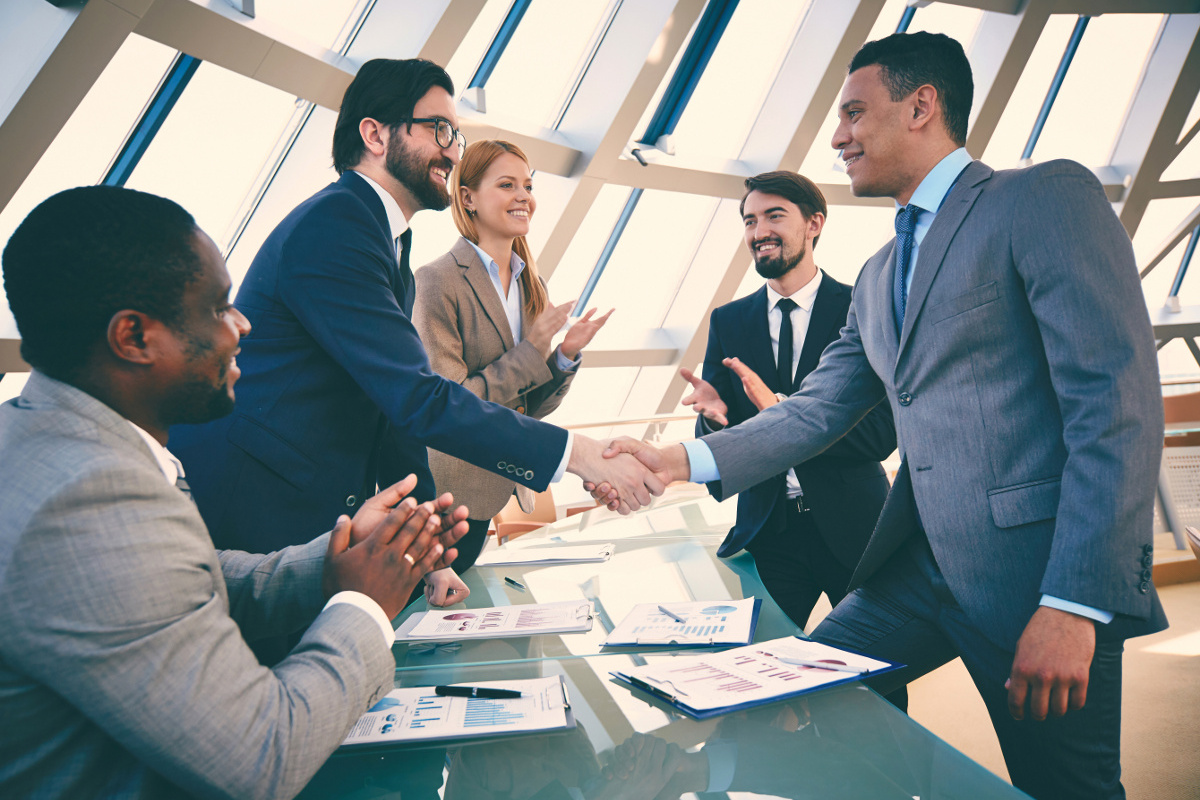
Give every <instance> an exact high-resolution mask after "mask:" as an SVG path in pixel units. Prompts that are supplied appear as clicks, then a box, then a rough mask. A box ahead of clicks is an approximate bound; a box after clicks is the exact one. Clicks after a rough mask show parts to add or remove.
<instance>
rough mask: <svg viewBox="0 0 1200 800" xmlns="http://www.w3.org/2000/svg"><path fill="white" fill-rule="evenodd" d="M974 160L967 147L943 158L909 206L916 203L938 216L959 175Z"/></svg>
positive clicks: (922, 208) (914, 194)
mask: <svg viewBox="0 0 1200 800" xmlns="http://www.w3.org/2000/svg"><path fill="white" fill-rule="evenodd" d="M973 160H974V159H972V158H971V156H970V154H968V153H967V149H966V148H965V147H960V148H958V149H957V150H955V151H954V152H953V153H951V154H950V155H948V156H946V157H945V158H943V159H942V160H941V161H939V162H938V163H937V165H936V166H935V167H934V168H933V169H931V170H929V174H928V175H926V176H925V178H924V179H923V180H922V181H921V184H920V185H919V186H917V190H916V191H915V192H913V196H912V199H910V200H909V201H908V202H909V204H910V205H911V204H913V203H916V204H917V207H918V208H920V209H921V210H922V211H932V212H933V213H935V214H936V213H937V211H938V209H939V208H941V207H942V203H943V202H944V201H945V199H946V195H948V194H950V189H951V188H952V187H953V186H954V182H955V181H956V180H958V176H959V174H961V173H962V171H963V170H964V169H966V168H967V165H968V164H970V163H971V162H972V161H973ZM896 208H900V204H899V203H896Z"/></svg>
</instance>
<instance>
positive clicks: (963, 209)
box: [892, 161, 992, 352]
mask: <svg viewBox="0 0 1200 800" xmlns="http://www.w3.org/2000/svg"><path fill="white" fill-rule="evenodd" d="M991 175H992V169H991V167H988V166H986V165H984V164H981V163H980V162H978V161H973V162H971V164H969V165H968V166H967V168H966V169H965V170H964V171H963V174H962V175H961V176H959V179H958V181H957V182H955V184H954V188H952V189H951V190H950V195H949V196H948V197H947V198H946V201H945V202H944V203H942V207H941V209H940V210H939V211H938V213H937V217H936V218H934V220H933V225H931V226H930V228H929V232H928V233H927V234H925V239H924V240H923V241H922V242H921V250H920V252H919V253H918V255H917V264H916V270H915V271H914V272H913V275H912V287H911V288H910V289H909V291H908V304H907V310H906V311H905V313H904V330H902V331H901V332H900V345H899V346H900V352H903V351H904V346H905V345H906V344H907V343H908V339H909V336H910V334H911V332H912V328H913V325H914V324H915V323H916V319H917V317H918V316H920V314H921V307H922V306H924V305H925V298H926V297H928V296H929V287H930V286H932V285H933V281H934V278H936V277H937V273H938V270H940V269H941V268H942V262H943V261H944V259H945V258H946V251H947V250H948V249H949V247H950V242H951V241H953V239H954V234H956V233H958V229H959V228H960V227H962V224H963V220H965V219H966V218H967V213H968V212H969V211H970V210H971V206H973V205H974V204H975V200H976V199H977V198H978V197H979V193H980V192H981V191H983V187H982V184H983V182H984V181H986V180H987V179H988V178H990V177H991ZM892 260H893V261H895V259H894V258H893V259H892ZM892 269H893V270H894V269H895V266H893V267H892ZM893 319H895V318H894V317H893ZM892 327H893V328H894V327H895V326H894V325H893V326H892Z"/></svg>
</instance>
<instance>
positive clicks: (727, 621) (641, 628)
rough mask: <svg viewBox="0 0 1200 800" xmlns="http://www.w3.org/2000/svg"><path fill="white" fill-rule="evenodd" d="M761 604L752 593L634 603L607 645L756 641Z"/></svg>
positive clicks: (710, 643) (693, 645)
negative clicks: (725, 597)
mask: <svg viewBox="0 0 1200 800" xmlns="http://www.w3.org/2000/svg"><path fill="white" fill-rule="evenodd" d="M761 606H762V601H761V600H757V599H755V598H753V597H747V598H745V599H743V600H712V601H704V600H700V601H690V602H686V603H679V602H671V603H661V604H659V603H643V604H642V605H638V606H634V607H633V610H632V611H630V612H629V613H628V614H627V615H626V616H625V619H623V620H621V624H620V625H618V626H616V627H615V628H614V629H613V631H612V633H610V634H609V635H608V638H607V639H606V640H605V641H604V644H605V645H606V646H608V647H630V646H643V645H674V646H677V647H705V646H708V645H730V644H750V642H752V641H754V628H755V627H756V626H757V625H758V610H759V608H760V607H761Z"/></svg>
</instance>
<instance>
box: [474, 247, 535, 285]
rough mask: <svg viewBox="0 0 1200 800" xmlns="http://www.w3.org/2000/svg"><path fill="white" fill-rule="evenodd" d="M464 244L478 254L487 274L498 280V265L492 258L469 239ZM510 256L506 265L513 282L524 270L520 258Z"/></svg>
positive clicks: (515, 255)
mask: <svg viewBox="0 0 1200 800" xmlns="http://www.w3.org/2000/svg"><path fill="white" fill-rule="evenodd" d="M464 238H465V237H464ZM466 242H467V244H469V245H471V247H473V248H475V252H476V253H478V254H479V260H480V261H481V262H483V266H484V268H485V269H486V270H487V271H488V274H489V275H491V276H492V277H493V278H496V279H499V278H500V265H499V264H497V263H496V259H494V258H492V257H491V256H489V255H488V254H487V253H485V252H483V249H482V248H481V247H480V246H479V245H477V244H475V243H474V242H472V241H471V240H470V239H466ZM511 255H512V258H511V259H509V262H508V265H509V266H510V267H511V268H512V279H513V280H514V281H515V280H516V279H517V278H519V277H520V276H521V273H522V272H523V271H524V270H525V262H524V261H522V260H521V257H520V256H518V255H517V254H516V253H512V254H511Z"/></svg>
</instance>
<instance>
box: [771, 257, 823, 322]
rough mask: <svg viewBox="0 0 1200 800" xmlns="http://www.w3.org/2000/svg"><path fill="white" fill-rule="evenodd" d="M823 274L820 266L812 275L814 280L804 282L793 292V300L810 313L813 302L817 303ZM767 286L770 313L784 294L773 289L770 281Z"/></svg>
mask: <svg viewBox="0 0 1200 800" xmlns="http://www.w3.org/2000/svg"><path fill="white" fill-rule="evenodd" d="M822 274H823V273H822V272H821V270H820V268H819V267H818V268H817V274H816V275H814V276H813V277H812V280H810V281H809V282H808V283H806V284H804V285H803V286H801V287H800V288H799V289H797V290H796V291H794V292H792V294H791V300H792V302H793V303H795V304H796V305H798V306H800V308H803V309H804V310H805V311H807V312H808V313H809V314H811V313H812V307H813V303H815V302H816V300H817V290H818V289H820V288H821V276H822ZM766 288H767V313H768V314H769V313H771V310H772V309H773V308H775V304H776V303H778V302H779V300H780V299H781V298H782V297H783V295H781V294H780V293H779V292H777V291H775V290H774V289H772V288H771V284H769V283H768V284H766Z"/></svg>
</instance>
